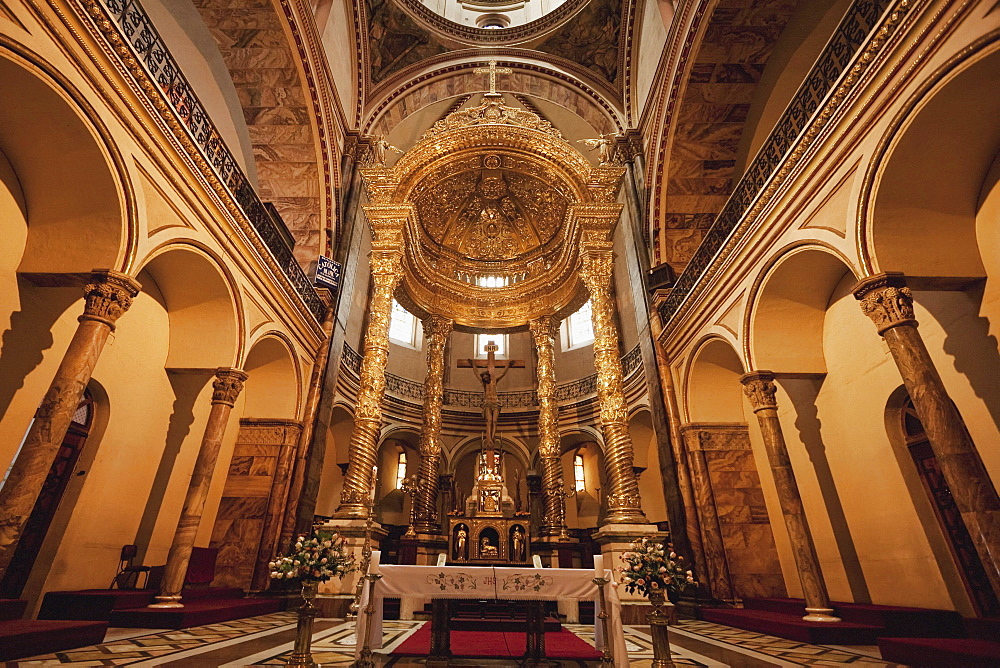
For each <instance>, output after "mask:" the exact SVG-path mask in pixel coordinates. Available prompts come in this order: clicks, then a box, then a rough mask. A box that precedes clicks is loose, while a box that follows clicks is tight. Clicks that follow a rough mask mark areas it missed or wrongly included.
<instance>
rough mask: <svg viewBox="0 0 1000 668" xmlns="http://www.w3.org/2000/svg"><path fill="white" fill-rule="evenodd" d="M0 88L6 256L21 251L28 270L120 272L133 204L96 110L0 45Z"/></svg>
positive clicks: (130, 239)
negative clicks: (1, 94)
mask: <svg viewBox="0 0 1000 668" xmlns="http://www.w3.org/2000/svg"><path fill="white" fill-rule="evenodd" d="M32 60H34V59H32ZM0 88H2V89H3V90H4V91H5V95H4V97H3V100H2V101H0V155H2V156H3V157H2V158H0V191H7V195H6V196H5V197H4V199H6V200H7V202H6V204H5V209H9V212H10V213H11V214H13V215H10V216H8V215H4V216H2V219H3V220H4V224H3V229H4V238H5V244H4V249H5V250H4V255H5V256H6V260H8V262H9V263H10V264H13V262H12V259H13V255H15V254H18V255H19V257H18V261H17V265H16V269H17V271H18V272H20V273H22V274H28V275H30V274H36V273H43V274H50V273H54V274H69V273H77V272H89V271H90V270H92V269H94V268H97V267H110V268H114V269H123V268H124V266H125V264H126V262H125V260H124V259H123V258H125V257H126V256H127V255H128V254H129V253H130V252H131V251H132V244H133V243H134V238H135V235H134V230H133V229H132V225H131V222H132V221H130V220H129V213H130V212H131V211H132V210H133V206H134V202H133V200H132V198H131V196H130V194H129V193H128V191H127V190H126V189H125V187H124V186H123V185H122V184H123V183H124V182H125V181H124V179H123V178H122V174H124V170H123V169H122V168H121V161H120V159H119V156H118V154H117V152H116V150H115V149H114V147H113V144H112V143H111V142H110V141H109V140H108V133H107V131H106V130H105V129H104V128H103V126H102V125H100V124H99V123H98V122H97V120H96V114H94V113H93V111H92V110H91V109H90V108H89V107H88V106H86V105H85V104H84V103H82V102H81V100H82V99H83V98H82V96H81V95H79V94H78V93H77V92H76V91H75V90H74V89H73V88H72V87H71V86H70V85H69V84H68V83H66V82H64V81H63V80H62V79H61V77H59V76H58V75H56V74H53V73H50V72H48V68H45V67H43V66H41V65H39V64H38V63H37V62H30V63H29V62H26V61H25V60H24V59H22V58H21V57H20V56H18V55H15V54H13V53H11V52H10V51H8V50H6V49H5V48H3V47H2V46H0ZM53 193H58V196H53ZM8 228H10V229H9V230H8ZM18 228H20V229H18ZM8 262H5V263H4V264H5V265H6V264H8Z"/></svg>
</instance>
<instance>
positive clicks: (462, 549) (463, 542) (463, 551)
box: [453, 524, 469, 561]
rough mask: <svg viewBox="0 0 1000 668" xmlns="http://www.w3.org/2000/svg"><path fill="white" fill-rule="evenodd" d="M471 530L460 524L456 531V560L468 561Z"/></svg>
mask: <svg viewBox="0 0 1000 668" xmlns="http://www.w3.org/2000/svg"><path fill="white" fill-rule="evenodd" d="M468 537H469V532H468V531H466V530H465V525H464V524H459V525H458V531H457V532H455V552H454V555H453V556H454V559H455V561H466V560H468V558H469V545H468V542H467V541H468Z"/></svg>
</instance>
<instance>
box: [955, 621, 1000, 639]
mask: <svg viewBox="0 0 1000 668" xmlns="http://www.w3.org/2000/svg"><path fill="white" fill-rule="evenodd" d="M962 621H963V622H964V624H965V635H966V636H967V637H969V638H975V639H977V640H993V641H998V642H1000V617H977V618H970V619H964V620H962Z"/></svg>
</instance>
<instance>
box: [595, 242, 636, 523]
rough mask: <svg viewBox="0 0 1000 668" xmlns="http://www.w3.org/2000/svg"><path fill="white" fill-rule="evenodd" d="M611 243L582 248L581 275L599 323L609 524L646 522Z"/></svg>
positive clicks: (600, 399) (597, 364)
mask: <svg viewBox="0 0 1000 668" xmlns="http://www.w3.org/2000/svg"><path fill="white" fill-rule="evenodd" d="M611 245H612V244H611V242H610V241H604V242H598V243H591V244H588V246H587V247H585V248H584V250H583V253H582V260H583V267H582V269H581V271H580V277H581V278H582V279H583V283H584V285H586V286H587V290H588V291H589V292H590V305H591V309H592V310H593V323H594V366H595V367H596V368H597V400H598V402H599V403H600V406H601V429H602V431H603V433H604V461H605V467H606V468H607V472H608V494H607V500H608V514H607V517H606V519H605V524H645V523H646V516H645V515H644V514H643V512H642V502H641V500H640V498H639V483H638V481H637V480H636V478H635V471H634V470H633V468H632V460H633V452H632V437H631V435H630V434H629V431H628V423H627V421H626V415H627V411H626V404H625V391H624V389H623V387H622V364H621V360H620V359H619V357H618V331H617V327H616V326H615V321H614V304H613V302H612V300H611V272H612V269H613V267H614V253H613V252H612V251H611Z"/></svg>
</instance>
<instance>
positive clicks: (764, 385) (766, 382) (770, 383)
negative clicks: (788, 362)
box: [740, 371, 778, 413]
mask: <svg viewBox="0 0 1000 668" xmlns="http://www.w3.org/2000/svg"><path fill="white" fill-rule="evenodd" d="M740 382H741V383H743V394H745V395H747V399H749V400H750V406H751V407H752V408H753V412H754V413H756V412H757V411H762V410H766V409H768V408H773V409H777V408H778V402H777V401H776V400H775V398H774V395H775V393H776V392H777V391H778V388H777V386H776V385H775V384H774V374H773V373H772V372H770V371H751V372H750V373H745V374H743V375H742V376H740Z"/></svg>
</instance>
